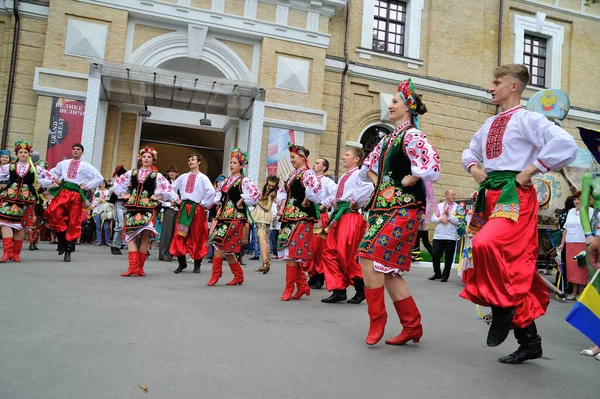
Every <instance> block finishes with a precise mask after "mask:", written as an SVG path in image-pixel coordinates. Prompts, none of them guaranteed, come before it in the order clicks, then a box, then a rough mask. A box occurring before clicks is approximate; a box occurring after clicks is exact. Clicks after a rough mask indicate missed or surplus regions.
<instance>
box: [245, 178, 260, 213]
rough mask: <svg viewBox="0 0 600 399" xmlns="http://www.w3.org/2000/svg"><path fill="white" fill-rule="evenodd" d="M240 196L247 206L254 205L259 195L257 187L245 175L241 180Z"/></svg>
mask: <svg viewBox="0 0 600 399" xmlns="http://www.w3.org/2000/svg"><path fill="white" fill-rule="evenodd" d="M241 197H242V199H243V200H244V203H245V204H246V205H247V206H254V205H256V203H257V202H258V198H259V197H260V191H259V190H258V187H257V186H256V184H254V183H253V182H252V180H250V179H248V178H247V177H244V180H242V195H241Z"/></svg>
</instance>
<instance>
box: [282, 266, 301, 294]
mask: <svg viewBox="0 0 600 399" xmlns="http://www.w3.org/2000/svg"><path fill="white" fill-rule="evenodd" d="M298 269H299V267H298V266H289V265H286V267H285V289H284V290H283V295H281V300H282V301H289V300H290V298H292V294H293V293H294V288H295V284H296V276H297V274H296V273H297V272H298Z"/></svg>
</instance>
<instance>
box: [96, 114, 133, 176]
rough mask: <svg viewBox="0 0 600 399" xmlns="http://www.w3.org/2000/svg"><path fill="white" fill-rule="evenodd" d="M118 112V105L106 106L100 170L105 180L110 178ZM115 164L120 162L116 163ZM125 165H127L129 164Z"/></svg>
mask: <svg viewBox="0 0 600 399" xmlns="http://www.w3.org/2000/svg"><path fill="white" fill-rule="evenodd" d="M120 112H121V110H120V109H119V107H116V106H114V105H109V106H108V113H107V116H106V130H105V135H104V150H103V151H104V156H103V157H102V168H101V170H100V171H101V172H102V176H104V178H105V179H107V180H109V179H110V176H111V175H112V172H113V171H112V161H113V154H114V150H115V138H116V134H117V123H118V122H119V113H120ZM134 134H135V130H134ZM119 141H120V143H121V145H122V143H123V142H122V141H121V140H119ZM129 159H130V161H129V162H131V157H130V158H129ZM116 165H120V164H119V163H117V164H116ZM127 166H129V164H128V165H127Z"/></svg>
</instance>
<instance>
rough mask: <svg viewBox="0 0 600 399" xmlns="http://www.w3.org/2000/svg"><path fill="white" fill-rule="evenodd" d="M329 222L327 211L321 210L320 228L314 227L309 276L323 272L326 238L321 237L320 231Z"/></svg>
mask: <svg viewBox="0 0 600 399" xmlns="http://www.w3.org/2000/svg"><path fill="white" fill-rule="evenodd" d="M328 222H329V215H328V214H327V212H321V221H320V228H319V229H317V228H315V229H314V230H315V233H313V237H312V248H313V256H312V258H311V259H310V260H309V261H308V262H306V269H307V271H308V276H309V277H313V276H316V275H317V274H321V273H323V248H324V247H325V239H323V238H320V237H319V233H321V231H322V229H324V228H325V226H327V223H328Z"/></svg>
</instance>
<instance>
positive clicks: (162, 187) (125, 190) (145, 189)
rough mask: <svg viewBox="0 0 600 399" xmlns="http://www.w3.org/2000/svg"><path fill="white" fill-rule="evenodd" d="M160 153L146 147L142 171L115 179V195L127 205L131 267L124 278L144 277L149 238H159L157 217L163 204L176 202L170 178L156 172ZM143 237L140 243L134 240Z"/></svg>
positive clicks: (141, 163) (141, 164) (126, 215)
mask: <svg viewBox="0 0 600 399" xmlns="http://www.w3.org/2000/svg"><path fill="white" fill-rule="evenodd" d="M157 158H158V153H157V152H156V150H155V149H154V148H152V147H144V148H142V149H141V150H140V152H139V153H138V164H139V165H140V166H141V167H140V168H139V169H134V170H130V171H129V172H127V173H125V174H123V175H121V176H119V177H118V178H117V179H116V180H115V184H114V192H115V194H116V195H118V196H119V197H121V198H123V199H124V200H125V201H126V202H125V209H126V212H125V242H126V243H127V247H128V252H129V254H128V255H129V268H128V269H127V271H126V272H125V273H123V274H121V276H123V277H129V276H133V275H135V276H138V277H144V276H145V275H146V274H145V273H144V263H145V262H146V259H147V257H148V256H147V253H148V247H149V246H150V239H151V238H152V237H153V236H154V237H156V236H157V235H158V233H157V231H156V229H155V226H156V214H157V209H158V206H159V205H160V201H174V200H176V199H177V194H175V193H174V192H173V189H172V188H171V185H170V184H169V182H168V181H167V179H166V178H165V177H164V176H163V175H161V174H160V173H158V172H157V171H156V168H155V167H154V163H156V160H157ZM138 236H139V237H140V244H139V246H138V244H137V243H136V240H135V238H136V237H138Z"/></svg>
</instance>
